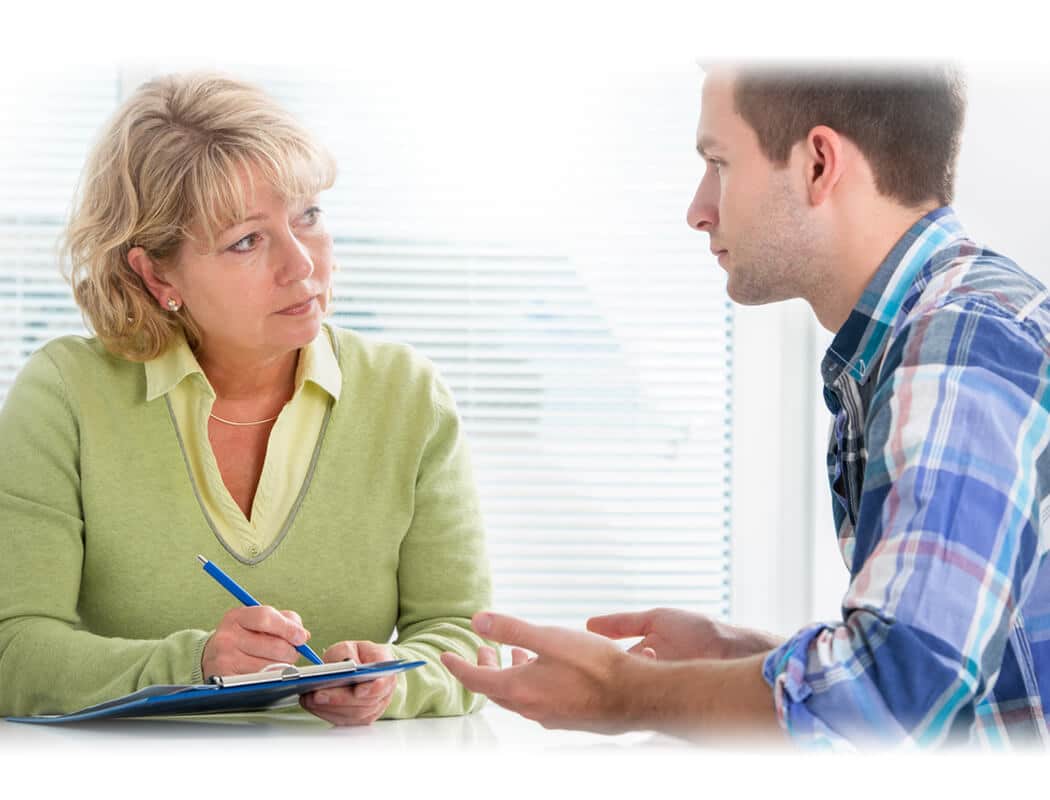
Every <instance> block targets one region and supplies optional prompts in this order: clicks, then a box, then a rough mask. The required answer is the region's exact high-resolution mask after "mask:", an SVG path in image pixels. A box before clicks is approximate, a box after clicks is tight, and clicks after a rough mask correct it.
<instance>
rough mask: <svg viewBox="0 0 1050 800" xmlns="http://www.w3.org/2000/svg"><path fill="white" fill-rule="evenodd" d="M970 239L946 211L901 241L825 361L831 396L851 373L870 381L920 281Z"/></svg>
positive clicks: (930, 216) (949, 210) (930, 217)
mask: <svg viewBox="0 0 1050 800" xmlns="http://www.w3.org/2000/svg"><path fill="white" fill-rule="evenodd" d="M965 236H966V234H965V232H964V231H963V228H962V225H961V224H960V223H959V220H958V218H957V217H956V216H955V211H954V210H953V209H952V207H951V206H942V207H941V208H938V209H935V210H934V211H931V212H930V213H929V214H927V215H926V216H924V217H923V218H922V219H920V220H919V221H918V222H916V223H915V224H914V225H912V226H911V228H909V229H908V231H907V232H906V233H905V234H904V235H903V236H902V237H901V238H900V239H899V240H898V242H897V244H895V245H894V246H893V249H892V250H890V253H889V255H887V256H886V258H885V259H884V260H883V262H882V263H881V264H880V265H879V268H878V270H876V272H875V275H874V277H872V279H871V281H870V282H869V283H868V286H867V288H866V289H865V290H864V293H863V294H862V295H861V296H860V300H859V301H858V302H857V305H856V306H855V307H854V309H853V311H852V312H851V313H850V315H849V318H848V319H847V320H846V322H845V324H844V325H843V326H842V327H841V328H840V329H839V331H838V333H837V334H835V338H834V339H833V340H832V342H831V346H830V347H829V348H828V350H827V353H826V354H825V355H824V360H823V361H822V362H821V365H820V373H821V377H823V379H824V384H825V386H826V387H827V390H830V389H831V388H832V387H833V386H835V385H836V384H837V383H838V382H839V380H840V378H841V377H842V373H843V372H846V371H847V370H848V372H849V376H850V377H852V378H853V379H854V380H856V381H857V382H858V383H861V384H864V383H866V382H867V381H868V379H869V378H870V377H871V375H872V373H874V372H875V369H876V367H877V366H878V364H879V362H880V361H881V360H882V353H883V350H884V349H885V347H886V343H887V334H888V333H889V331H890V328H891V327H892V326H893V321H894V320H895V319H896V317H897V315H898V314H899V313H900V310H901V306H902V304H903V303H904V301H905V299H906V298H907V297H908V294H909V292H910V291H911V289H912V287H913V285H914V283H915V278H916V276H917V275H918V274H919V272H920V271H921V270H922V268H923V267H924V266H926V264H928V263H929V261H930V259H931V258H932V257H933V255H934V254H935V253H936V252H937V251H938V250H941V249H943V248H944V247H946V246H948V245H949V244H951V243H952V242H954V241H957V240H959V239H961V238H965ZM827 390H826V391H825V397H827V394H828V391H827ZM832 411H834V409H832Z"/></svg>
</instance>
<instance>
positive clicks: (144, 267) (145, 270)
mask: <svg viewBox="0 0 1050 800" xmlns="http://www.w3.org/2000/svg"><path fill="white" fill-rule="evenodd" d="M128 266H130V267H131V268H132V269H133V270H134V271H135V274H136V275H138V276H139V277H140V278H142V282H143V283H144V284H146V288H147V289H148V290H149V293H150V294H151V295H153V298H154V299H155V300H156V301H157V304H158V305H159V306H160V307H161V308H163V309H169V308H171V303H172V301H174V304H175V305H176V306H181V305H182V298H181V297H179V293H178V291H177V290H176V289H175V287H174V286H172V285H171V284H170V283H169V282H168V281H166V280H164V278H162V277H161V276H160V274H159V273H158V272H157V265H156V262H155V261H154V260H153V259H152V258H150V255H149V253H147V252H146V251H145V249H144V248H142V247H132V248H131V249H130V250H129V251H128Z"/></svg>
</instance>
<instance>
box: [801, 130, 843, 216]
mask: <svg viewBox="0 0 1050 800" xmlns="http://www.w3.org/2000/svg"><path fill="white" fill-rule="evenodd" d="M802 145H803V148H804V152H803V165H804V169H805V179H806V190H807V192H808V193H809V202H810V204H811V205H814V206H819V205H821V204H822V203H823V202H824V201H825V200H827V199H828V198H829V197H830V196H831V193H832V192H833V191H834V189H835V187H836V186H837V185H838V182H839V179H840V178H842V174H843V171H844V170H845V167H846V152H845V150H846V147H845V141H844V140H843V138H842V137H841V136H840V135H839V134H838V133H837V132H836V131H835V130H834V129H832V128H829V127H828V126H827V125H817V126H816V127H815V128H813V129H812V130H811V131H810V132H809V134H808V135H807V136H806V139H805V141H804V142H803V143H802Z"/></svg>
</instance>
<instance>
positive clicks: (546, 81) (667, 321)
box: [0, 65, 732, 626]
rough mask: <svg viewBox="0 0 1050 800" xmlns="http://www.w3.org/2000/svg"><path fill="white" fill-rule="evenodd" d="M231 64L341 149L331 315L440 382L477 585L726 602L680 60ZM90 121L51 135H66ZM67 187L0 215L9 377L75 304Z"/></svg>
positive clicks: (590, 596)
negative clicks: (448, 395)
mask: <svg viewBox="0 0 1050 800" xmlns="http://www.w3.org/2000/svg"><path fill="white" fill-rule="evenodd" d="M234 73H235V74H238V75H241V76H243V77H245V78H248V79H250V80H254V81H256V82H258V83H260V84H261V85H263V86H264V87H265V88H267V89H268V90H269V91H270V92H271V93H272V94H273V95H274V96H275V97H277V98H278V99H279V100H280V101H281V102H282V103H283V104H285V105H286V106H287V107H288V108H290V109H291V110H292V111H293V112H294V113H296V114H297V115H298V116H299V117H300V119H302V120H303V122H304V123H305V124H306V125H307V127H309V128H310V129H311V130H313V131H314V132H315V133H317V134H318V136H319V137H320V138H321V139H322V141H324V142H325V143H326V144H327V145H328V146H329V148H330V149H331V150H332V151H333V153H334V154H335V155H336V158H337V160H338V162H339V165H340V177H339V179H338V181H337V183H336V186H335V187H334V188H333V189H332V190H331V191H330V192H328V193H327V196H326V197H325V198H323V207H324V208H325V214H326V225H327V227H328V228H329V230H330V231H331V232H332V233H333V236H334V239H335V252H336V259H337V262H338V264H339V266H340V269H339V271H338V272H337V273H336V302H335V314H334V321H335V323H336V324H339V325H344V326H347V327H352V328H355V329H357V330H359V331H361V332H363V333H365V334H368V335H372V336H376V337H380V338H388V339H393V340H397V341H403V342H408V343H410V344H412V345H414V346H415V347H416V348H417V349H418V350H420V351H421V352H422V353H423V354H424V355H426V356H428V357H429V358H431V359H432V360H433V361H434V362H435V364H436V365H437V367H438V369H439V370H440V372H441V374H442V376H443V377H444V379H445V381H446V382H447V383H448V385H449V387H450V389H451V391H452V393H453V395H454V397H455V398H456V401H457V404H458V407H459V410H460V413H461V415H462V417H463V420H464V428H465V431H466V435H467V438H468V441H469V443H470V446H471V451H472V454H473V461H474V468H475V475H476V479H477V482H478V488H479V492H480V495H481V501H482V508H483V512H484V515H485V519H486V525H487V531H488V549H489V556H490V559H491V563H492V568H493V582H494V595H495V598H494V600H495V602H494V607H496V608H498V609H500V610H503V611H505V612H508V613H513V614H518V615H522V616H525V617H527V618H529V619H531V620H534V621H537V622H541V623H557V624H568V625H572V626H579V625H582V623H583V621H584V620H585V619H586V617H588V616H590V615H592V614H596V613H603V612H606V611H612V610H630V609H642V608H648V607H651V606H656V605H675V606H679V607H685V608H691V609H694V610H697V611H702V612H706V613H709V614H713V615H715V616H717V617H719V618H727V617H728V614H729V571H730V565H731V554H730V552H729V544H728V543H729V525H730V510H729V489H730V481H731V475H730V447H731V439H732V418H731V405H730V403H731V396H730V393H731V373H732V317H731V312H730V309H729V306H728V304H727V301H726V299H725V292H724V276H722V274H721V271H720V270H718V269H717V267H715V266H714V264H713V262H712V260H711V259H710V257H709V256H708V255H707V253H706V250H707V244H706V240H705V239H704V238H703V237H699V236H697V235H696V234H694V233H692V232H690V231H689V230H688V229H687V227H686V225H685V222H684V213H685V207H686V205H687V203H688V201H689V199H690V197H691V194H692V191H693V190H694V188H695V181H696V180H697V179H698V178H699V175H700V170H701V169H702V165H701V164H700V162H699V159H698V158H697V156H696V154H695V150H694V143H693V131H694V130H695V124H696V115H697V112H698V108H697V97H698V94H699V92H698V87H699V76H698V75H697V74H696V71H695V69H694V68H692V67H690V66H688V65H687V66H685V67H684V68H683V69H682V71H681V72H680V73H652V74H641V73H636V74H612V73H601V72H599V71H591V72H590V73H588V74H583V73H581V74H580V75H574V76H565V75H562V76H558V77H557V78H543V77H538V76H535V75H529V76H524V75H523V76H520V77H518V78H513V77H509V78H507V77H501V79H500V80H498V81H496V80H492V81H484V80H482V79H481V78H479V77H478V76H476V75H474V76H464V75H459V76H451V75H447V74H437V73H435V74H431V75H418V74H413V75H405V76H403V77H399V76H396V75H384V76H364V75H360V74H351V73H347V74H338V73H333V72H330V71H329V72H326V73H325V75H324V76H323V77H318V76H317V75H308V74H296V73H294V72H292V71H290V70H274V69H263V68H258V67H252V68H244V69H238V70H234ZM99 96H100V97H101V96H102V93H101V92H100V94H99ZM110 102H112V98H110ZM60 110H61V109H60V108H56V109H52V111H54V112H56V113H57V112H58V111H60ZM58 118H61V117H60V116H59V117H58ZM65 127H66V128H67V130H69V126H65ZM86 128H90V126H86ZM83 133H85V134H86V136H85V137H84V141H83V142H78V143H76V144H74V143H73V142H65V144H62V145H61V146H62V147H66V148H67V149H68V151H69V152H70V153H74V152H75V153H77V154H79V152H80V151H81V150H82V149H83V148H84V147H85V146H86V142H87V141H88V140H89V139H90V137H91V135H93V133H94V131H92V130H84V131H83ZM41 145H42V146H43V143H41ZM47 146H50V144H48V145H47ZM55 146H56V147H59V146H60V144H59V143H58V142H57V141H56V144H55ZM69 161H70V162H71V164H70V167H71V169H73V170H74V173H75V170H76V169H77V168H78V167H79V163H72V162H75V159H74V158H73V157H72V156H70V158H69ZM48 163H49V162H48V161H47V159H41V161H40V165H41V166H40V169H45V167H46V165H47V164H48ZM62 163H63V164H64V163H65V160H63V161H62ZM21 179H22V180H23V181H25V182H32V181H33V180H35V178H34V177H33V175H32V174H31V173H30V172H29V171H24V172H22V173H21ZM63 180H67V179H65V178H64V179H63ZM64 186H65V185H64V184H61V185H60V184H58V183H56V184H55V188H54V190H53V191H52V192H49V193H48V200H47V203H44V204H42V205H40V206H39V207H38V208H37V212H38V213H39V214H41V215H47V214H50V215H51V216H49V217H47V218H48V220H50V221H49V222H48V225H50V226H51V227H48V226H46V225H44V226H38V227H37V228H35V229H34V234H33V237H34V238H32V240H31V241H32V242H33V244H32V246H31V247H30V246H29V244H28V242H29V240H28V239H26V238H25V234H24V233H18V234H17V235H14V236H13V237H12V238H10V239H9V238H8V232H7V231H6V230H5V233H4V237H5V238H4V243H3V248H4V250H3V253H4V256H3V258H4V261H3V262H2V265H0V270H2V273H3V278H2V279H0V280H2V281H3V282H0V298H3V299H2V302H4V303H10V304H11V307H12V308H13V309H16V312H15V318H16V319H17V318H18V316H17V315H18V313H23V314H27V315H28V314H30V313H32V314H35V315H36V316H35V317H33V319H35V320H36V323H35V325H36V328H37V329H39V335H36V334H34V336H36V338H33V336H31V335H30V334H28V333H27V332H26V329H27V325H28V322H27V323H25V324H17V325H16V326H15V327H13V328H12V329H11V336H10V338H11V340H12V341H13V342H17V343H18V347H17V348H12V350H11V353H10V355H9V356H6V357H5V362H4V367H3V369H4V370H5V372H4V373H2V374H3V375H4V376H6V377H5V378H3V379H5V380H10V377H9V376H10V373H11V370H12V369H13V368H14V367H15V366H17V364H18V363H20V360H21V359H23V358H24V357H25V354H26V353H27V352H29V351H30V350H31V349H32V348H33V347H35V346H36V344H37V343H38V342H39V341H42V340H43V338H45V337H46V336H47V335H55V334H58V333H61V332H65V330H67V329H70V328H72V327H75V325H76V320H78V319H79V317H78V315H77V314H76V313H75V312H73V311H71V308H72V306H71V304H69V303H68V302H66V301H65V298H66V297H67V296H68V289H66V288H65V286H64V284H62V283H60V282H59V281H58V278H57V273H56V272H55V270H54V268H53V258H51V257H50V256H49V255H48V254H47V249H48V247H50V246H51V242H50V241H49V237H53V235H54V233H55V228H54V225H55V220H57V219H58V218H60V216H61V213H60V212H62V211H64V209H65V208H66V206H67V205H68V196H67V195H65V194H64V193H63V190H64ZM70 188H71V187H70ZM17 199H18V198H17V197H15V196H12V197H11V201H12V204H11V208H12V209H14V211H12V212H10V213H11V214H16V211H17V209H18V204H17ZM48 204H50V205H48ZM45 205H46V208H45ZM4 208H5V213H9V212H7V211H6V209H8V198H7V197H6V196H5V205H4ZM6 218H7V217H6V216H5V219H6ZM23 227H24V226H23ZM19 230H20V231H21V230H22V229H21V228H20V229H19ZM16 243H17V244H16ZM49 259H50V260H49ZM36 297H39V298H42V299H34V298H36ZM19 309H27V310H26V311H21V312H19ZM33 309H38V310H33ZM25 319H26V320H27V321H28V320H30V317H29V316H26V317H25ZM29 327H30V328H32V327H33V326H32V325H29ZM5 341H6V340H5ZM0 391H2V387H0Z"/></svg>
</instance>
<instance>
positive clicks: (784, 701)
mask: <svg viewBox="0 0 1050 800" xmlns="http://www.w3.org/2000/svg"><path fill="white" fill-rule="evenodd" d="M1047 297H1048V292H1047V290H1046V288H1045V287H1044V286H1043V285H1042V284H1040V283H1039V282H1038V281H1037V280H1035V279H1034V278H1032V277H1031V276H1030V275H1028V274H1026V273H1025V272H1023V271H1022V270H1021V269H1020V268H1018V267H1017V266H1016V265H1015V264H1014V263H1013V262H1011V261H1010V260H1009V259H1007V258H1004V257H1003V256H1001V255H999V254H997V253H994V252H992V251H990V250H986V249H983V248H981V247H980V246H978V245H976V244H974V243H973V242H972V241H970V240H969V239H968V238H967V237H966V235H965V233H964V232H963V230H962V228H961V226H960V225H959V222H958V220H957V219H956V217H955V214H954V212H953V211H952V209H951V208H940V209H937V210H936V211H933V212H931V213H930V214H928V215H927V216H925V217H924V218H923V219H921V220H920V221H919V222H917V223H916V224H915V225H914V226H913V227H912V228H911V229H910V230H909V231H908V232H907V233H906V234H905V235H904V237H903V238H902V239H901V240H900V241H899V242H898V243H897V245H896V246H895V247H894V248H893V250H892V252H890V254H889V255H888V256H887V258H886V260H885V261H884V262H883V263H882V264H881V266H880V267H879V269H878V271H877V272H876V274H875V276H874V278H873V279H872V281H871V283H870V284H869V286H868V288H867V289H866V290H865V292H864V295H863V296H862V297H861V299H860V301H859V303H858V304H857V306H856V308H855V309H854V310H853V312H852V314H851V315H850V317H849V319H848V320H847V321H846V323H845V325H843V327H842V329H841V330H840V331H839V332H838V334H837V335H836V336H835V338H834V341H833V342H832V344H831V347H830V348H829V349H828V352H827V354H826V356H825V357H824V360H823V363H822V365H821V372H822V376H823V379H824V384H825V389H824V399H825V401H826V403H827V406H828V409H829V410H830V411H831V413H832V414H833V415H834V424H833V427H832V434H831V441H830V446H829V451H828V477H829V479H830V482H831V491H832V496H833V500H832V503H833V507H834V515H835V522H836V526H837V529H838V541H839V547H840V550H841V552H842V557H843V559H844V560H845V562H846V566H847V567H848V568H849V571H850V584H849V589H848V591H847V592H846V595H845V597H844V599H843V601H842V620H841V622H838V621H837V622H834V623H826V624H818V625H813V626H811V627H809V628H806V629H804V630H802V631H800V632H799V633H798V634H796V635H795V636H794V637H793V638H791V639H790V640H789V641H788V642H786V643H785V644H784V645H783V646H782V647H780V648H779V649H777V650H776V651H774V652H773V653H772V654H771V655H770V656H769V657H768V658H767V660H766V662H765V677H766V680H767V681H768V682H769V684H770V685H771V686H772V687H773V690H774V697H775V701H776V707H777V713H778V715H779V717H780V720H781V724H782V725H783V726H784V727H785V728H786V730H787V731H788V732H789V733H790V734H791V735H792V736H793V737H795V738H796V739H798V740H801V741H803V742H806V743H808V744H813V745H817V746H828V745H830V746H837V745H845V746H856V745H869V744H888V745H895V746H905V747H907V746H936V745H943V744H948V743H958V742H968V743H974V744H979V745H984V746H993V747H994V746H1004V745H1007V746H1010V745H1013V746H1016V745H1019V744H1024V743H1033V742H1034V743H1038V744H1042V745H1043V746H1046V745H1047V744H1048V743H1050V735H1048V733H1047V708H1048V707H1050V559H1047V558H1046V553H1047V550H1048V549H1050V524H1048V519H1050V302H1048V300H1047Z"/></svg>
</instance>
